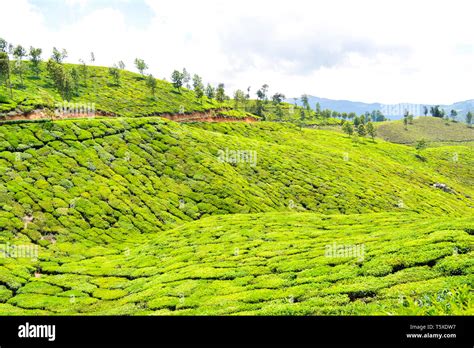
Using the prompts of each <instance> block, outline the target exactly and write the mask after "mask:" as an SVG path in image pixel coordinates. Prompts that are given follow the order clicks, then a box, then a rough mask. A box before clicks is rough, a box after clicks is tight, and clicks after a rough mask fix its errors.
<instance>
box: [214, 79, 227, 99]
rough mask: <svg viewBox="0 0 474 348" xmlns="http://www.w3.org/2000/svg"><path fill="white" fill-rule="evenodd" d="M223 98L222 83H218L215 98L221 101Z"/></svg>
mask: <svg viewBox="0 0 474 348" xmlns="http://www.w3.org/2000/svg"><path fill="white" fill-rule="evenodd" d="M225 99H226V98H225V89H224V84H223V83H219V85H218V86H217V89H216V100H217V101H219V102H221V103H222V102H223V101H224V100H225Z"/></svg>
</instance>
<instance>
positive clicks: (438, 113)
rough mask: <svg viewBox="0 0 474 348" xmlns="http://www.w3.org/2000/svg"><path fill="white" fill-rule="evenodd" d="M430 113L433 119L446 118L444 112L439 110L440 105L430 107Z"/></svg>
mask: <svg viewBox="0 0 474 348" xmlns="http://www.w3.org/2000/svg"><path fill="white" fill-rule="evenodd" d="M430 113H431V115H432V116H433V117H440V118H443V117H444V110H442V109H440V108H439V105H435V106H432V107H430Z"/></svg>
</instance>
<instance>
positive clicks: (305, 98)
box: [300, 94, 311, 111]
mask: <svg viewBox="0 0 474 348" xmlns="http://www.w3.org/2000/svg"><path fill="white" fill-rule="evenodd" d="M300 99H301V103H302V104H303V107H304V108H305V109H306V110H307V111H309V110H310V109H311V107H310V106H309V100H308V95H307V94H303V95H302V96H301V98H300Z"/></svg>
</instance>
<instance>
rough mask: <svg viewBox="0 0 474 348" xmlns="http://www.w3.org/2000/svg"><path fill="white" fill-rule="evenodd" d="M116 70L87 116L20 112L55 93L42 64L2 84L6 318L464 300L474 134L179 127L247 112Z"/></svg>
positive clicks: (472, 246)
mask: <svg viewBox="0 0 474 348" xmlns="http://www.w3.org/2000/svg"><path fill="white" fill-rule="evenodd" d="M70 67H71V66H70ZM121 75H122V77H121V84H120V85H116V84H114V83H111V81H110V77H109V76H108V73H107V69H105V68H101V67H90V79H89V80H88V82H85V81H82V82H81V83H80V84H79V90H78V91H77V93H76V95H75V96H74V97H73V98H72V100H71V101H72V102H76V103H94V104H95V109H96V112H97V113H96V115H94V116H97V117H92V118H84V119H58V120H56V119H54V118H49V117H46V118H44V119H39V120H33V121H32V120H28V119H20V120H15V119H14V117H15V115H26V114H29V113H31V112H42V111H45V110H47V109H48V108H50V109H54V108H55V105H56V103H62V102H63V100H62V98H61V96H60V95H59V94H58V92H57V90H56V89H55V88H54V86H53V85H52V83H51V81H50V80H49V78H47V77H46V75H45V73H44V72H43V73H42V74H40V77H39V78H35V77H34V76H33V75H31V74H30V75H28V74H27V75H26V76H25V83H24V86H20V85H18V83H19V81H16V80H15V81H14V82H15V89H14V91H13V98H12V97H10V96H9V91H8V90H6V89H4V88H3V87H2V89H0V111H1V112H2V113H3V114H2V116H3V119H4V120H3V123H1V124H0V314H2V315H26V314H30V315H51V314H72V315H74V314H90V315H99V314H104V315H131V314H133V315H138V314H146V315H148V314H177V315H192V314H198V315H234V314H236V315H244V314H252V315H253V314H260V315H261V314H272V315H284V314H291V315H313V314H316V315H337V314H344V315H353V314H362V315H366V314H381V315H391V314H395V315H399V314H456V315H457V314H472V313H473V312H472V309H473V306H472V303H473V302H472V301H473V294H472V291H471V290H472V286H473V279H474V276H473V274H474V264H473V259H474V258H473V256H474V255H473V250H474V236H473V231H474V219H473V217H472V216H473V210H474V198H473V197H474V175H473V171H472V168H474V151H473V149H474V142H472V141H471V142H469V141H465V142H464V141H463V142H459V143H456V145H452V144H447V145H444V144H438V145H439V146H436V147H430V148H427V149H424V150H422V151H419V150H417V149H415V148H414V147H412V146H406V145H403V144H395V143H394V142H397V141H399V139H401V140H404V139H405V138H403V136H405V135H406V134H405V133H403V132H405V131H399V129H398V128H397V127H399V125H398V124H397V123H384V124H381V125H380V126H379V129H378V131H379V132H380V134H382V135H383V134H388V135H387V136H386V137H387V139H389V140H391V141H392V142H388V141H384V140H381V139H376V140H375V141H372V140H369V139H367V138H363V137H359V138H352V137H348V136H347V135H344V134H342V133H339V132H334V131H328V130H320V129H307V128H304V127H303V128H302V127H298V126H296V125H295V124H292V123H290V122H253V123H246V122H227V123H226V122H222V123H220V122H219V123H208V122H196V121H199V119H197V120H190V121H193V122H188V123H178V122H174V121H171V120H168V119H165V118H162V117H159V116H160V115H162V116H175V115H180V114H182V111H183V109H184V113H185V114H189V115H191V114H193V113H208V112H215V115H220V116H221V117H229V118H232V119H234V120H244V119H245V118H246V117H253V116H252V115H249V114H248V113H247V112H246V111H242V110H241V109H240V108H236V107H235V103H234V101H232V100H228V101H225V102H222V103H219V102H216V101H215V100H213V99H208V98H203V99H201V100H198V99H197V98H196V97H195V96H194V93H193V92H192V91H188V90H186V89H182V90H181V91H177V90H176V89H175V88H173V87H172V85H171V84H169V83H168V82H166V81H160V80H157V89H156V91H155V96H153V95H151V93H150V91H149V90H148V89H147V87H146V84H145V82H144V79H143V77H142V76H140V75H138V74H134V73H130V72H126V71H122V72H121ZM251 103H255V101H251ZM275 108H276V107H275ZM282 109H284V112H285V114H288V115H290V116H291V117H294V118H297V117H298V115H297V116H294V114H292V113H291V112H292V111H294V110H292V108H291V107H290V106H289V105H288V104H283V105H282ZM38 110H39V111H38ZM45 112H46V111H45ZM269 116H271V115H269ZM268 119H272V117H268ZM429 119H430V118H426V119H423V120H422V119H416V120H415V124H414V125H410V126H409V130H408V131H406V133H407V134H410V135H411V134H412V133H411V132H413V133H415V135H413V139H416V140H418V139H417V138H418V137H420V136H424V135H426V134H428V133H429V134H432V132H431V130H430V131H429V132H428V133H427V131H426V128H427V127H428V126H429V127H431V128H430V129H432V128H434V129H438V128H440V127H441V125H438V124H436V123H434V122H435V121H430V120H429ZM423 122H431V123H430V125H425V123H423ZM423 125H424V126H423ZM442 126H443V127H448V126H444V124H443V125H442ZM410 127H411V128H410ZM429 127H428V128H429ZM449 127H452V128H449V129H450V130H453V132H452V133H439V134H445V135H446V136H448V135H449V137H451V136H452V137H454V136H459V137H461V138H462V139H465V138H464V137H467V138H466V139H467V140H469V137H470V136H471V135H470V133H469V132H470V130H466V131H465V130H463V131H462V132H458V130H457V129H458V128H459V125H458V124H455V123H453V124H451V125H450V126H449ZM464 128H466V127H465V125H464ZM464 128H463V129H464ZM392 129H394V130H393V131H392ZM466 129H467V128H466ZM384 132H386V133H384ZM433 134H434V133H433ZM397 137H398V138H397ZM408 139H409V140H410V139H411V138H408ZM439 139H442V140H450V141H455V140H453V139H454V138H449V139H448V138H446V137H443V136H440V137H436V135H432V138H431V139H430V140H432V141H437V140H439ZM456 139H457V138H456ZM400 142H404V141H400ZM454 159H455V160H454ZM25 254H26V256H25Z"/></svg>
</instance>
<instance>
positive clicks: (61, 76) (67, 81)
mask: <svg viewBox="0 0 474 348" xmlns="http://www.w3.org/2000/svg"><path fill="white" fill-rule="evenodd" d="M46 70H47V72H48V75H49V77H50V78H51V79H52V80H53V82H54V84H55V86H56V88H57V89H58V91H59V93H60V94H61V96H62V97H63V98H64V99H66V100H70V99H71V96H72V91H73V86H74V82H73V80H72V77H71V74H70V73H69V72H68V71H67V70H66V69H65V68H64V66H63V65H62V64H60V63H57V62H56V61H55V60H54V59H49V60H48V62H47V64H46Z"/></svg>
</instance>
